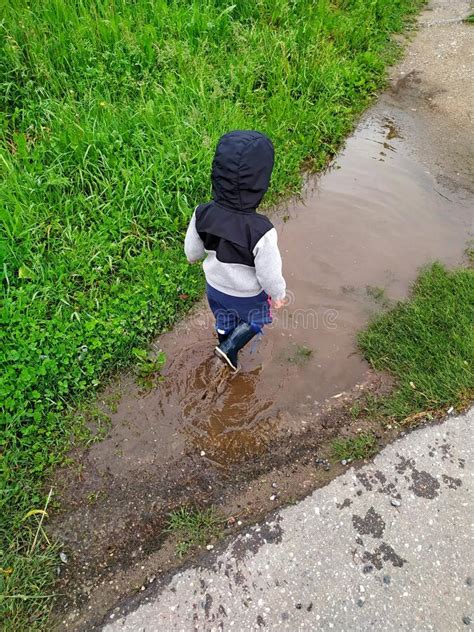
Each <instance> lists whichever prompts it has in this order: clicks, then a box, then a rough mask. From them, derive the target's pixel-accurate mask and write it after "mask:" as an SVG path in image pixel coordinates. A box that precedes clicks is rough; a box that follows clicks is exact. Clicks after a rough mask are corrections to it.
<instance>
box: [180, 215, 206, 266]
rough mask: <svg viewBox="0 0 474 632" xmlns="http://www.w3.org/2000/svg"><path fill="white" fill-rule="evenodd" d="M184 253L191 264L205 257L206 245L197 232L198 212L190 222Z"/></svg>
mask: <svg viewBox="0 0 474 632" xmlns="http://www.w3.org/2000/svg"><path fill="white" fill-rule="evenodd" d="M184 253H185V255H186V258H187V260H188V261H189V263H196V261H199V259H202V258H203V257H204V255H205V250H204V244H203V243H202V239H201V238H200V237H199V233H198V232H197V230H196V211H194V213H193V216H192V217H191V221H190V222H189V226H188V230H187V231H186V237H185V238H184Z"/></svg>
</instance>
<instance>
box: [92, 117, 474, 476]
mask: <svg viewBox="0 0 474 632" xmlns="http://www.w3.org/2000/svg"><path fill="white" fill-rule="evenodd" d="M272 219H273V221H274V223H275V225H276V227H277V230H278V234H279V243H280V248H281V252H282V255H283V260H284V274H285V277H286V279H287V284H288V289H289V298H290V303H289V305H288V306H287V307H285V308H284V309H282V310H280V311H278V312H275V314H274V316H275V318H274V323H273V325H271V326H270V327H267V328H266V330H265V334H264V336H263V337H262V339H261V340H257V341H256V342H254V343H253V344H250V345H249V348H248V349H246V350H245V351H244V352H243V353H242V354H241V356H242V357H241V360H242V365H243V370H242V372H241V373H240V374H239V375H237V376H235V377H232V378H229V377H227V378H225V380H224V382H225V383H223V384H222V385H221V389H220V390H222V389H223V392H221V393H218V392H217V391H216V386H218V384H219V380H220V376H219V371H220V369H219V368H218V366H217V365H218V361H217V360H215V359H214V358H213V357H212V349H213V346H214V344H215V335H214V331H213V321H212V315H211V313H210V311H209V310H208V308H207V306H206V305H205V303H202V304H201V305H199V306H198V308H197V309H195V310H194V312H193V314H192V315H191V316H190V317H188V318H187V319H186V320H184V321H183V322H182V323H180V324H179V325H178V326H177V327H176V328H175V329H174V330H173V331H172V332H170V333H167V334H165V335H163V336H161V337H160V338H159V340H157V341H156V343H155V347H156V348H160V349H162V350H163V351H165V353H166V355H167V358H168V360H167V366H166V367H165V369H164V371H163V375H164V380H163V381H162V382H161V383H160V384H158V386H157V387H156V388H152V389H151V390H149V391H147V392H144V391H143V388H141V387H139V386H137V385H136V384H135V383H134V382H133V380H130V379H128V380H127V379H125V380H123V381H122V383H121V385H120V388H121V389H122V397H121V399H120V402H119V404H118V409H117V412H116V413H115V414H113V415H112V432H111V433H110V436H109V437H108V438H107V439H106V440H105V441H102V442H101V443H99V444H97V445H95V446H94V447H93V448H92V449H91V450H90V453H89V459H90V461H92V462H94V466H95V468H96V469H97V470H98V472H99V473H100V472H101V471H102V472H106V471H107V472H108V474H109V475H110V474H111V475H112V476H114V475H116V476H126V475H127V473H129V472H131V471H137V470H141V469H143V468H148V467H150V466H151V467H156V466H159V465H163V464H165V463H167V462H170V461H172V460H174V459H176V458H179V456H180V455H181V454H182V453H183V452H184V451H185V452H187V453H189V452H190V451H191V452H193V451H194V452H196V453H197V454H201V452H205V453H206V454H205V455H203V458H206V459H210V460H211V461H212V462H213V463H215V464H216V465H217V466H219V465H224V466H225V464H226V463H227V462H228V461H229V460H231V461H235V460H239V459H242V458H246V457H248V456H250V455H252V454H253V453H255V452H258V451H259V450H260V449H265V448H266V447H267V446H268V443H269V442H271V440H272V436H273V434H274V433H275V432H280V431H284V428H285V423H286V421H287V420H288V419H289V417H291V416H292V415H295V414H296V413H298V414H300V413H303V414H304V413H305V412H307V411H309V410H311V409H314V407H315V406H317V405H318V404H319V403H320V402H322V401H324V400H326V399H327V398H331V397H334V396H337V395H338V394H339V393H340V392H342V391H345V390H347V389H350V388H351V387H352V386H353V385H354V384H356V383H357V382H360V381H363V380H364V375H365V373H366V370H367V365H366V363H365V362H364V361H363V359H362V358H361V356H360V355H359V354H358V353H357V349H356V333H357V331H358V330H360V329H361V327H363V326H364V325H365V324H366V323H367V321H368V319H369V318H370V317H371V315H372V314H374V313H375V312H376V311H378V310H379V309H380V308H381V307H383V305H387V303H389V302H390V301H395V300H397V299H400V298H402V297H404V296H406V294H407V290H408V288H409V285H410V283H411V282H412V281H413V279H414V278H415V277H416V274H417V270H418V269H419V268H420V266H422V265H424V264H426V263H427V262H429V261H432V260H434V259H440V260H442V261H444V262H446V263H447V264H448V265H454V264H457V263H459V262H460V261H461V259H462V253H463V250H464V248H465V245H466V238H467V237H466V235H467V229H468V226H469V219H470V214H469V209H468V207H467V206H466V205H465V204H463V203H462V202H459V201H456V199H455V197H454V196H452V194H451V192H449V191H448V192H443V190H442V189H441V188H440V186H439V185H438V184H437V183H436V182H435V180H434V178H433V176H432V175H431V174H430V173H428V172H427V170H426V169H425V168H424V167H423V166H422V165H421V164H420V163H419V161H418V160H417V159H416V158H415V157H414V156H412V155H410V144H409V142H407V140H406V139H405V138H403V131H401V130H399V129H398V128H397V124H396V123H395V122H394V120H392V119H391V118H390V116H385V115H383V114H382V113H380V112H379V113H377V114H376V115H372V116H369V117H367V118H366V120H365V121H364V122H363V123H362V124H361V125H359V127H358V129H357V131H356V133H355V134H354V135H353V136H352V137H351V138H350V139H349V140H348V142H347V145H346V147H345V150H344V151H343V152H342V154H341V155H340V156H339V157H338V159H337V162H336V163H335V164H334V165H333V166H332V167H331V168H330V169H329V170H328V172H327V173H326V174H325V175H323V176H322V177H321V178H319V179H314V180H311V181H310V182H309V183H308V185H307V187H306V190H305V192H304V202H303V201H299V202H295V203H292V204H290V205H289V206H288V207H287V208H282V209H279V210H278V211H277V212H275V213H274V215H273V216H272Z"/></svg>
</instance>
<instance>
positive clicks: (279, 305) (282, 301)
mask: <svg viewBox="0 0 474 632" xmlns="http://www.w3.org/2000/svg"><path fill="white" fill-rule="evenodd" d="M285 303H286V300H285V299H284V298H282V299H280V300H277V301H274V300H272V307H273V309H280V308H282V307H283V306H284V305H285Z"/></svg>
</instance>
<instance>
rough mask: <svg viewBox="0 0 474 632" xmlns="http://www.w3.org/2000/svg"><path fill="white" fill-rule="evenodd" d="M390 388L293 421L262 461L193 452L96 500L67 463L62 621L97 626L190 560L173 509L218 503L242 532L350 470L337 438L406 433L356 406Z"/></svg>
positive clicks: (381, 383) (374, 381) (354, 394)
mask: <svg viewBox="0 0 474 632" xmlns="http://www.w3.org/2000/svg"><path fill="white" fill-rule="evenodd" d="M390 386H391V382H390V380H389V379H388V378H386V377H381V376H377V375H371V379H370V381H368V382H367V383H365V384H364V385H357V387H355V388H354V389H353V391H350V392H348V393H343V394H342V395H341V396H340V397H339V398H337V399H335V400H333V401H332V402H328V403H326V404H325V405H324V406H321V407H320V409H319V411H317V412H315V413H314V419H312V420H308V419H307V418H300V419H298V420H296V419H293V430H292V432H287V433H286V435H285V434H282V435H280V437H278V438H275V439H274V440H273V441H272V443H271V446H268V447H267V449H266V450H263V451H261V452H260V453H259V454H256V455H255V456H254V458H252V459H249V458H246V459H245V460H243V461H240V462H238V461H236V462H233V463H229V464H228V465H227V466H226V467H225V468H223V467H219V466H217V465H216V463H215V462H214V461H213V460H212V458H211V459H209V458H206V457H205V456H204V457H200V456H196V455H195V454H194V453H191V454H185V455H183V457H182V458H181V459H180V460H179V461H177V462H176V463H174V465H173V466H172V467H171V468H169V469H167V470H163V469H159V468H158V469H157V470H156V471H155V472H154V473H153V475H150V473H144V477H143V478H141V479H140V480H137V479H136V478H133V479H130V478H124V479H123V480H121V481H120V484H117V479H116V478H107V477H105V478H104V477H101V493H100V494H99V495H97V496H94V498H93V499H91V497H90V495H88V493H87V492H88V487H87V486H86V488H85V489H84V478H81V473H80V469H79V471H78V470H77V468H76V469H73V468H68V469H65V470H64V471H63V472H61V473H60V474H59V477H58V480H62V485H63V487H62V492H63V495H65V493H66V490H70V489H72V488H73V489H75V490H76V492H78V493H77V495H76V496H75V498H74V501H72V499H71V498H69V505H67V506H64V507H63V510H62V513H61V514H60V515H58V516H57V518H56V524H57V525H58V528H60V529H61V533H62V537H63V540H67V541H68V542H69V545H68V547H67V548H66V553H67V555H68V560H69V561H68V563H67V564H66V565H64V566H63V567H62V570H61V577H60V580H59V585H58V592H59V593H62V594H66V595H68V598H65V599H62V600H61V601H59V602H58V604H57V607H56V612H55V617H56V620H57V623H58V625H60V627H62V628H64V629H71V630H90V629H91V625H92V624H93V623H94V622H97V621H99V620H100V619H101V617H102V616H103V615H104V614H105V613H106V612H107V611H108V610H109V609H110V608H112V607H113V606H114V604H115V603H116V601H117V599H118V598H119V597H121V596H123V595H125V594H126V595H130V594H133V592H141V591H142V590H144V589H145V588H146V587H147V585H149V584H150V583H152V582H153V581H155V580H156V578H157V576H160V575H161V574H163V573H165V572H167V571H169V570H170V569H173V568H176V567H178V566H180V565H181V564H183V563H185V562H186V560H187V559H189V557H190V556H189V555H188V556H186V557H185V558H182V559H180V558H178V557H177V556H176V554H175V546H176V539H175V537H174V536H172V535H169V534H168V533H166V532H165V527H166V520H167V516H168V514H169V512H170V511H172V510H173V509H175V508H178V507H181V506H182V505H188V506H193V507H199V508H205V507H209V506H215V507H217V508H218V511H219V515H220V516H222V521H223V522H222V527H223V535H226V534H229V533H235V532H237V531H238V530H240V529H243V528H244V527H245V526H246V525H248V524H251V523H253V522H255V521H257V520H259V519H261V518H262V517H263V516H265V515H266V514H268V513H269V512H270V511H272V510H273V509H275V508H276V507H280V506H282V505H287V504H290V503H292V502H296V501H297V500H300V499H301V498H304V497H305V496H306V495H307V494H309V493H310V492H311V491H313V490H314V489H316V488H317V487H321V486H323V485H325V484H327V483H328V482H329V481H330V480H331V479H332V478H334V477H335V476H337V475H338V474H340V473H341V472H342V471H343V470H344V469H345V467H346V466H343V465H342V464H341V463H339V462H338V461H334V459H333V458H332V455H331V448H330V442H331V440H332V439H333V438H335V437H336V436H337V437H340V436H343V437H350V436H355V435H356V434H357V433H359V432H367V431H373V432H375V433H376V437H377V441H378V445H379V447H380V448H381V447H383V446H384V445H385V444H386V443H388V442H389V441H391V440H392V439H393V438H394V436H396V434H397V433H399V432H400V429H395V428H385V429H383V428H381V426H380V424H378V423H375V422H370V421H367V420H359V419H356V418H354V416H353V414H352V413H351V410H353V409H352V406H353V404H354V403H355V402H358V401H360V402H361V403H362V402H363V401H365V397H366V396H367V395H368V394H370V395H379V394H382V393H386V392H388V390H389V389H390ZM326 462H329V465H326ZM75 510H79V514H78V515H80V516H81V517H82V523H81V525H80V527H79V528H78V523H77V522H70V523H69V526H67V522H68V520H67V516H70V515H71V512H74V511H75ZM65 519H66V520H65ZM111 520H113V522H111ZM91 604H92V605H93V609H92V605H91Z"/></svg>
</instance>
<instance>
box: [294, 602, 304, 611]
mask: <svg viewBox="0 0 474 632" xmlns="http://www.w3.org/2000/svg"><path fill="white" fill-rule="evenodd" d="M302 607H303V605H302V604H300V603H297V604H296V606H295V608H297V609H298V610H301V608H302Z"/></svg>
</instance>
